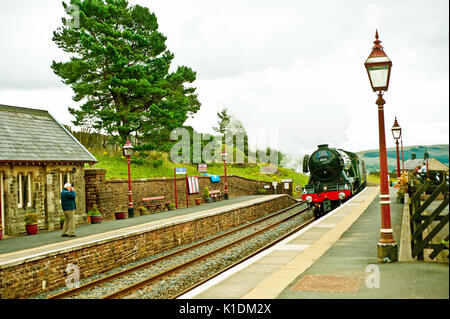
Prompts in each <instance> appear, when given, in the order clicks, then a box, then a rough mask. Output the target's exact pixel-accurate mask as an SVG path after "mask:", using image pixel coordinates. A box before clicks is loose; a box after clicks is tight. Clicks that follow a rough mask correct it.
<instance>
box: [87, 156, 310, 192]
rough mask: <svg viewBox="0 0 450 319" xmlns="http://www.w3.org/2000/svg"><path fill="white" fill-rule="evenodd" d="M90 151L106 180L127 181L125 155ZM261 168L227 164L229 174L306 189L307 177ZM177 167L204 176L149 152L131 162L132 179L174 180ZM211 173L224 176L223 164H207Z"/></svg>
mask: <svg viewBox="0 0 450 319" xmlns="http://www.w3.org/2000/svg"><path fill="white" fill-rule="evenodd" d="M91 152H92V154H93V155H94V156H95V157H96V158H97V160H98V163H97V164H95V167H96V168H104V169H106V179H119V178H128V168H127V161H126V158H125V157H124V156H121V155H119V154H111V153H108V152H104V153H103V154H101V153H98V152H97V153H96V152H95V151H91ZM159 159H161V160H162V164H161V165H159V166H156V167H155V165H153V163H155V162H156V161H158V160H159ZM138 163H139V164H138ZM260 166H261V165H260V164H258V165H257V166H254V167H237V165H232V164H227V175H236V176H241V177H245V178H249V179H254V180H259V181H270V182H272V181H277V182H279V183H280V182H281V180H282V179H292V181H293V187H295V186H296V185H301V186H304V185H305V184H306V183H307V181H308V177H307V176H305V175H303V174H301V173H297V172H295V171H293V170H290V169H286V168H282V167H279V168H278V171H277V172H276V173H275V174H270V175H268V174H260V173H259V170H260ZM175 167H186V168H187V173H188V175H189V176H201V173H199V172H197V164H186V163H180V164H175V163H172V162H171V161H169V160H168V159H167V154H163V153H159V152H149V153H148V154H147V155H146V157H145V156H144V157H138V158H137V160H136V161H135V162H131V178H133V179H135V178H156V177H173V175H174V168H175ZM208 173H209V174H212V175H224V167H223V163H210V164H208ZM294 195H298V194H294Z"/></svg>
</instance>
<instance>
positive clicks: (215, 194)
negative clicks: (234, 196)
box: [209, 189, 223, 200]
mask: <svg viewBox="0 0 450 319" xmlns="http://www.w3.org/2000/svg"><path fill="white" fill-rule="evenodd" d="M209 196H211V198H212V199H213V200H216V199H221V198H222V196H223V194H222V193H221V191H220V190H219V189H216V190H212V191H209Z"/></svg>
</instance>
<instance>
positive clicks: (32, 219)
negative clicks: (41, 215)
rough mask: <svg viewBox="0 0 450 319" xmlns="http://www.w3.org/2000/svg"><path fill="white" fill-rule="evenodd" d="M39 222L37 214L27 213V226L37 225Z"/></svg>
mask: <svg viewBox="0 0 450 319" xmlns="http://www.w3.org/2000/svg"><path fill="white" fill-rule="evenodd" d="M37 221H38V214H36V213H27V214H25V224H27V225H35V224H37Z"/></svg>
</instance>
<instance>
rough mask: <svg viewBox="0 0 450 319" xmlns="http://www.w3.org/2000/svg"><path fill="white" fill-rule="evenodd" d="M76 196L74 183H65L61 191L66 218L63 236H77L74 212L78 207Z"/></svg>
mask: <svg viewBox="0 0 450 319" xmlns="http://www.w3.org/2000/svg"><path fill="white" fill-rule="evenodd" d="M75 197H76V195H75V189H74V188H73V187H72V184H70V183H66V184H64V189H63V190H62V192H61V206H62V209H63V211H64V215H65V217H66V219H65V220H64V226H63V229H62V235H61V237H76V235H75V219H74V214H75V209H76V208H77V207H76V204H75Z"/></svg>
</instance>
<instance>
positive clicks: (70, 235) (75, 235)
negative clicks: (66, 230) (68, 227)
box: [69, 234, 77, 237]
mask: <svg viewBox="0 0 450 319" xmlns="http://www.w3.org/2000/svg"><path fill="white" fill-rule="evenodd" d="M69 237H77V235H75V234H73V235H69Z"/></svg>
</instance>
